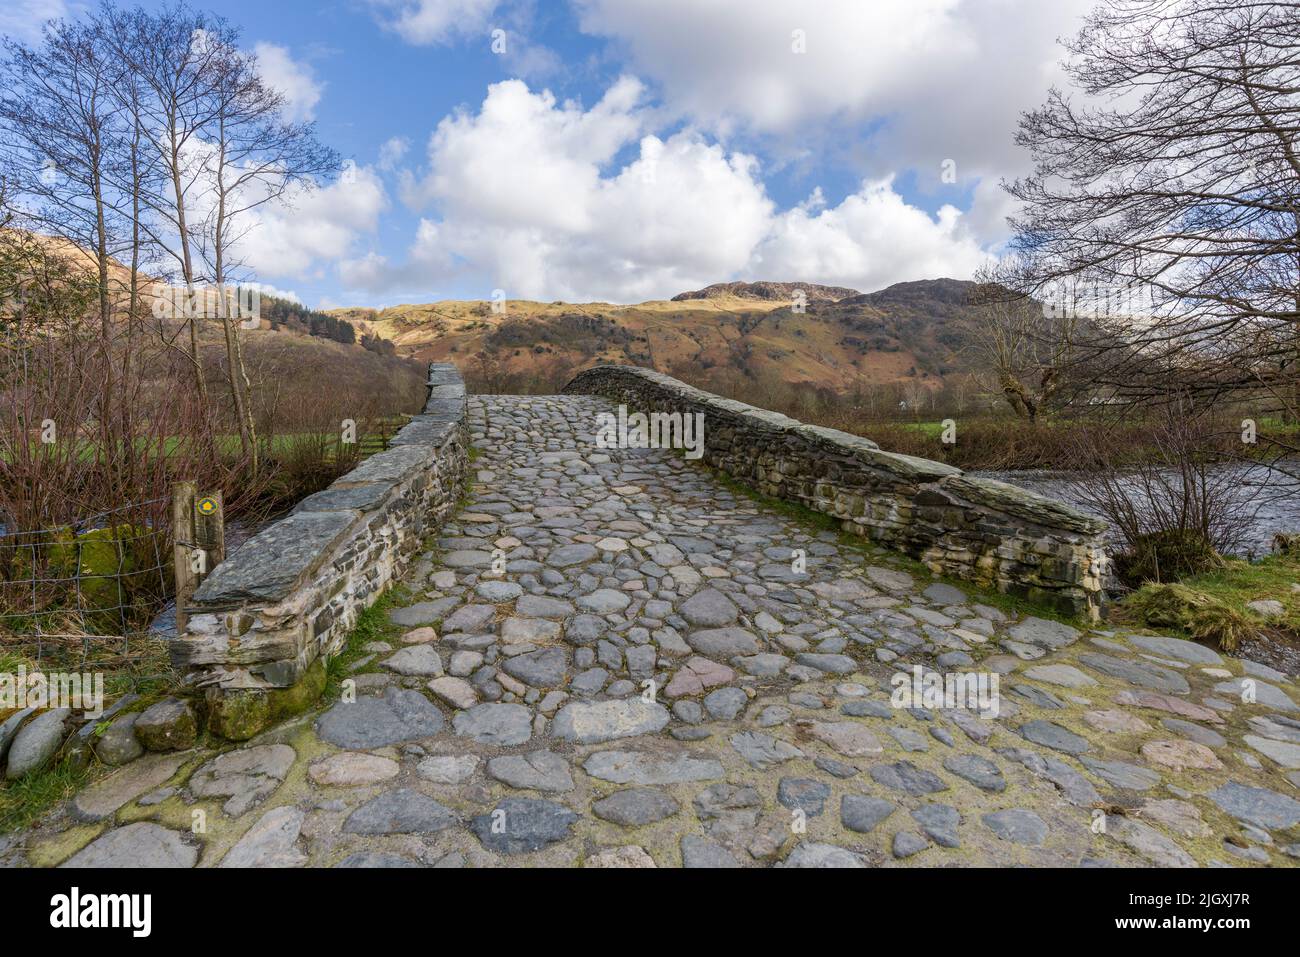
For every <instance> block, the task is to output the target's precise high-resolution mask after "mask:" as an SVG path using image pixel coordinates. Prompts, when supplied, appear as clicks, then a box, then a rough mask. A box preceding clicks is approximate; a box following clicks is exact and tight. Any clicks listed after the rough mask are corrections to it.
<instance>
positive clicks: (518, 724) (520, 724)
mask: <svg viewBox="0 0 1300 957" xmlns="http://www.w3.org/2000/svg"><path fill="white" fill-rule="evenodd" d="M452 726H453V727H454V728H455V729H456V733H457V734H458V735H460V736H461V737H462V738H469V739H470V740H472V741H477V742H478V743H479V744H499V745H506V746H509V745H512V744H523V743H524V742H525V741H527V740H528V739H529V738H531V737H532V734H533V715H532V712H531V711H529V710H528V709H527V708H525V707H524V706H523V705H521V704H496V703H494V702H488V703H486V704H476V705H475V706H474V707H472V708H470V709H469V710H467V711H459V712H457V713H456V717H454V718H453V719H452Z"/></svg>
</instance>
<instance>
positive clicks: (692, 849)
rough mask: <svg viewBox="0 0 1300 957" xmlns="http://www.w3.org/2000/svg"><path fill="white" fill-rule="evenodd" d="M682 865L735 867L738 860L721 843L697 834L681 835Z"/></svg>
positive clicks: (693, 866)
mask: <svg viewBox="0 0 1300 957" xmlns="http://www.w3.org/2000/svg"><path fill="white" fill-rule="evenodd" d="M681 848H682V867H691V868H697V867H704V868H736V867H740V862H739V861H738V860H736V858H735V856H734V855H733V854H732V853H731V852H730V851H728V850H727V849H726V848H725V847H723V846H722V845H721V844H718V843H716V842H714V841H710V840H709V839H708V838H704V837H700V836H699V835H697V834H685V835H683V836H682V841H681Z"/></svg>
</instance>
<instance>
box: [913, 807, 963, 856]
mask: <svg viewBox="0 0 1300 957" xmlns="http://www.w3.org/2000/svg"><path fill="white" fill-rule="evenodd" d="M912 820H914V821H916V823H917V824H919V825H921V830H922V831H924V832H925V834H926V836H927V837H928V838H930V840H932V841H934V843H936V844H938V845H939V846H940V847H961V841H960V840H959V839H958V837H957V825H959V824H960V823H961V814H960V813H959V812H958V810H957V809H956V808H955V807H950V806H949V805H947V804H922V805H921V806H920V807H918V808H917V809H916V810H914V811H913V812H912Z"/></svg>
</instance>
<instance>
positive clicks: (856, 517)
mask: <svg viewBox="0 0 1300 957" xmlns="http://www.w3.org/2000/svg"><path fill="white" fill-rule="evenodd" d="M564 391H565V392H566V393H577V394H590V395H600V396H603V397H605V398H607V399H609V400H611V401H613V402H616V403H622V404H624V405H626V406H627V409H628V412H629V413H632V412H643V413H653V412H667V413H673V412H680V413H683V414H685V413H703V414H704V456H703V460H704V462H705V463H707V464H708V465H710V466H712V467H713V468H716V469H719V470H721V471H722V472H725V473H727V474H728V475H731V476H733V477H735V478H737V479H740V480H741V481H743V482H745V483H746V484H748V485H750V486H752V487H753V488H755V489H757V490H758V491H760V492H762V493H764V494H766V495H771V496H773V497H775V498H780V499H785V500H787V501H791V502H798V503H800V504H802V505H805V506H807V507H809V508H812V509H815V510H816V511H818V512H822V513H824V514H827V515H831V516H834V517H835V518H837V519H839V520H840V523H841V525H842V527H843V528H844V530H845V531H846V532H851V533H853V534H857V535H862V536H864V537H866V538H869V539H871V540H872V541H875V542H878V543H880V544H882V545H885V546H888V547H891V548H895V549H898V550H899V551H902V552H904V553H906V554H907V555H910V556H911V557H913V558H916V559H918V560H920V561H921V562H923V563H925V564H926V565H927V566H928V567H929V568H930V569H931V570H932V571H933V572H935V573H936V574H943V575H949V576H952V577H955V578H962V579H966V580H969V581H971V582H974V583H976V584H978V585H980V586H982V587H987V588H994V589H996V590H998V591H1000V592H1004V593H1007V594H1012V595H1016V596H1019V597H1023V598H1027V599H1029V600H1031V601H1034V602H1038V603H1041V604H1045V605H1048V606H1050V607H1053V608H1055V609H1056V610H1058V611H1061V612H1064V613H1067V614H1076V615H1083V616H1086V617H1089V618H1097V617H1099V615H1100V611H1101V608H1102V604H1103V601H1104V597H1105V593H1104V591H1103V586H1102V582H1103V578H1104V577H1105V562H1106V557H1105V552H1104V550H1103V548H1102V541H1101V536H1102V533H1103V531H1104V530H1105V523H1104V522H1102V521H1101V520H1100V519H1097V518H1094V517H1092V516H1089V515H1085V514H1083V513H1082V512H1079V511H1078V510H1076V509H1074V508H1071V507H1069V506H1067V505H1065V504H1063V503H1060V502H1056V501H1053V500H1051V499H1048V498H1045V497H1043V496H1041V495H1036V494H1034V493H1032V492H1028V491H1025V490H1024V489H1020V488H1016V487H1015V486H1013V485H1007V484H1006V483H1003V482H996V481H993V480H991V479H984V478H976V477H973V476H969V475H966V474H964V473H963V472H962V471H961V470H960V469H957V468H953V467H952V466H950V465H945V464H943V463H941V462H933V461H930V460H928V459H921V458H916V457H914V456H910V455H899V454H896V453H893V452H885V451H882V450H881V449H880V447H879V446H878V445H876V443H875V442H872V441H871V440H870V439H865V438H862V437H860V436H856V435H850V434H848V433H846V432H840V431H838V430H837V429H828V428H823V427H821V426H815V425H807V424H805V423H803V422H799V421H797V420H795V419H791V418H789V417H787V416H784V415H780V414H779V413H776V412H769V411H766V410H764V409H758V408H755V407H754V406H750V405H746V404H744V403H743V402H736V401H734V400H731V399H724V398H722V397H720V396H716V395H713V394H711V393H709V392H704V391H702V390H700V389H696V388H694V387H692V386H689V385H686V384H685V383H684V382H679V381H678V380H676V379H673V378H671V377H670V376H666V375H663V374H662V373H659V372H653V371H651V370H648V369H641V368H636V367H633V366H614V365H603V366H596V367H594V368H591V369H588V370H586V371H585V372H582V373H580V374H579V375H578V376H576V377H575V378H574V379H573V381H572V382H570V383H569V384H568V385H567V386H566V387H565V390H564Z"/></svg>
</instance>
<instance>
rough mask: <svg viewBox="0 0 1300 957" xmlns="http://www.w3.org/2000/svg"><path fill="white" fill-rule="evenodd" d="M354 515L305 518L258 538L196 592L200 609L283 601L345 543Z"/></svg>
mask: <svg viewBox="0 0 1300 957" xmlns="http://www.w3.org/2000/svg"><path fill="white" fill-rule="evenodd" d="M356 517H357V516H356V513H355V512H300V513H298V514H294V515H290V516H288V517H287V518H282V519H281V520H280V521H278V522H276V523H275V524H273V525H270V526H268V527H267V528H264V529H263V530H262V531H260V532H258V533H257V534H256V535H254V536H253V537H252V538H250V539H249V540H248V541H246V542H244V544H243V545H241V546H240V547H239V549H238V550H237V551H236V552H235V553H234V554H233V555H231V556H230V557H228V558H227V559H226V560H225V561H224V562H222V563H221V564H220V565H218V566H217V567H216V568H214V569H213V570H212V574H211V575H209V576H208V577H207V579H206V580H204V582H203V584H202V585H200V586H199V587H198V590H197V591H195V592H194V602H195V603H197V604H206V605H213V606H215V607H223V606H227V605H234V604H237V603H239V602H244V601H249V600H257V601H275V600H277V599H280V598H284V597H285V596H286V595H288V594H289V592H290V591H292V590H293V588H294V586H295V585H297V584H298V582H299V581H300V580H301V579H302V578H303V577H304V576H305V575H306V574H307V573H309V572H310V571H312V570H313V569H315V568H316V567H317V566H318V565H319V564H320V562H321V561H323V560H324V558H325V556H326V555H327V554H328V553H329V552H330V551H331V550H332V549H333V547H334V546H335V545H336V544H338V542H339V541H341V540H342V539H343V537H344V536H345V534H346V533H347V532H348V529H349V528H350V527H351V526H352V523H353V522H354V521H355V520H356Z"/></svg>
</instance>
